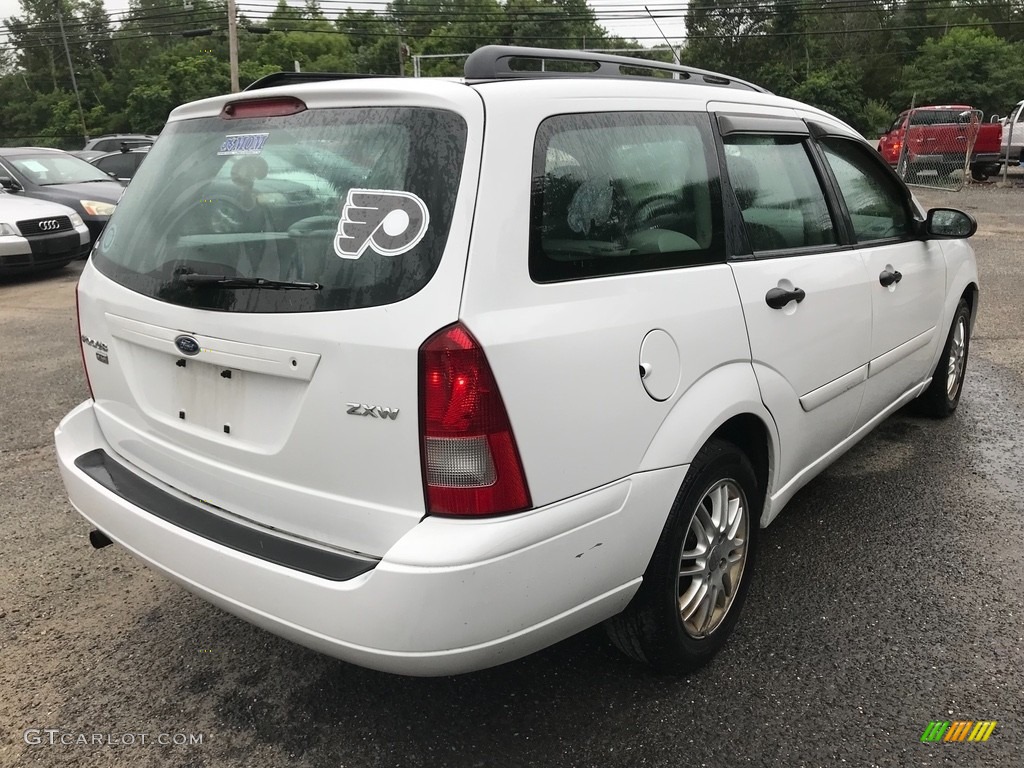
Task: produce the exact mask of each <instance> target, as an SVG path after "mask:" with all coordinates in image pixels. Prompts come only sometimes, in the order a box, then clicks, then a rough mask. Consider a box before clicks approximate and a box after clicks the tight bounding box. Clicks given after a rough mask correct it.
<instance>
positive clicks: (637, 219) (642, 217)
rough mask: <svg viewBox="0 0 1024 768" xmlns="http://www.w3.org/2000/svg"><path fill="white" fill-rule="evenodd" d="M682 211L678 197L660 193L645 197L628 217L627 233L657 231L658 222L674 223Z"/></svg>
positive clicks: (680, 198)
mask: <svg viewBox="0 0 1024 768" xmlns="http://www.w3.org/2000/svg"><path fill="white" fill-rule="evenodd" d="M682 211H683V198H682V197H681V196H680V195H673V194H668V193H662V194H658V195H651V196H650V197H645V198H644V199H643V200H641V201H640V202H639V203H637V205H636V206H635V207H634V208H633V212H632V214H631V215H630V217H629V231H631V232H635V231H637V230H640V229H659V228H660V227H659V221H660V220H664V222H663V223H665V224H669V223H676V222H678V221H679V217H680V216H681V215H682ZM669 228H670V229H671V227H669Z"/></svg>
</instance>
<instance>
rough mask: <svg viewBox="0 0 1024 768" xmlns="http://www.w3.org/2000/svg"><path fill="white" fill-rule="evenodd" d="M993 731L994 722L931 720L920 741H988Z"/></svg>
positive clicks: (994, 727)
mask: <svg viewBox="0 0 1024 768" xmlns="http://www.w3.org/2000/svg"><path fill="white" fill-rule="evenodd" d="M995 729H996V721H995V720H978V721H976V722H975V721H974V720H954V721H952V722H950V721H949V720H933V721H932V722H930V723H928V727H927V728H925V729H924V733H922V734H921V741H988V737H989V736H991V735H992V731H994V730H995Z"/></svg>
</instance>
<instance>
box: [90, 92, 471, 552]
mask: <svg viewBox="0 0 1024 768" xmlns="http://www.w3.org/2000/svg"><path fill="white" fill-rule="evenodd" d="M482 126H483V112H482V105H481V102H480V100H479V98H478V97H477V96H476V94H475V93H474V92H473V91H472V89H469V88H466V87H465V86H464V85H461V84H458V83H455V82H437V81H426V80H418V81H415V83H414V84H412V85H407V84H406V82H402V81H397V80H396V81H358V82H351V83H324V84H311V85H304V86H300V87H295V88H289V89H288V90H287V92H284V91H283V90H282V89H268V90H266V91H257V92H254V93H252V94H241V95H235V96H233V97H224V98H219V99H212V100H208V101H205V102H199V103H197V104H194V105H189V106H186V107H183V108H180V109H179V110H177V111H176V112H175V113H174V114H173V115H172V119H171V120H170V121H169V123H168V125H167V128H166V129H165V130H164V132H163V133H162V135H161V137H160V139H159V141H158V142H157V143H156V144H155V146H154V147H153V150H152V151H151V153H150V155H149V157H148V158H147V160H146V162H145V163H144V164H143V165H142V166H141V168H140V169H139V173H138V175H137V176H136V177H135V178H134V180H133V181H132V184H131V186H130V187H129V188H128V191H127V192H126V194H125V196H124V198H123V200H122V202H121V204H120V205H119V207H118V210H117V212H116V214H115V215H114V217H113V218H112V220H111V222H110V223H109V225H108V226H107V228H106V230H105V232H104V235H103V237H102V238H101V239H100V241H99V243H98V245H97V247H96V249H95V251H94V254H93V259H92V261H91V263H90V266H89V268H87V269H86V271H85V273H84V274H83V277H82V281H81V284H80V289H79V299H80V320H81V332H82V337H83V345H84V346H83V348H84V352H85V357H86V365H87V370H88V374H89V377H90V382H91V385H92V388H93V393H94V397H95V410H96V413H97V418H98V420H99V424H100V427H101V429H102V432H103V435H104V437H105V438H106V440H107V441H108V442H109V444H110V445H111V447H112V448H113V449H114V451H115V452H116V453H117V454H118V455H119V456H120V457H121V458H122V459H124V460H126V461H127V462H129V463H130V464H132V465H134V466H135V467H136V468H137V469H139V470H142V471H143V472H145V473H148V474H149V475H151V476H152V477H153V478H155V479H156V480H157V481H160V482H162V483H164V484H166V485H167V486H169V487H170V489H172V490H173V492H175V493H179V494H182V495H183V496H185V497H188V498H190V499H192V500H195V501H196V503H199V504H203V505H206V506H207V508H209V509H210V510H213V511H215V512H217V511H219V513H222V514H225V515H230V516H235V517H239V518H242V519H243V520H246V521H250V522H252V523H253V524H256V525H260V526H266V527H269V528H272V529H275V530H278V531H282V532H284V533H286V534H288V535H290V536H294V537H296V538H299V539H303V540H310V541H313V542H317V543H319V544H322V545H325V546H329V547H337V548H340V549H344V550H350V551H354V552H359V553H364V554H367V555H371V556H381V555H383V553H384V552H386V551H387V549H388V548H389V547H390V546H391V545H392V544H393V543H394V542H395V541H396V540H397V539H398V538H399V537H400V536H401V535H402V534H403V533H405V532H406V531H407V530H409V528H410V527H412V526H413V525H415V524H416V523H417V522H418V520H420V519H421V517H422V515H423V511H424V497H423V484H422V471H421V461H420V444H419V430H418V426H419V418H418V403H417V398H418V384H417V375H418V374H417V371H418V355H417V352H418V348H419V346H420V344H422V342H423V340H424V339H425V338H427V337H428V336H429V335H431V334H432V333H433V332H434V331H436V330H437V329H438V328H440V327H443V326H445V325H447V324H449V323H451V322H454V321H455V320H456V319H457V317H458V309H459V299H460V295H461V290H462V283H463V277H464V272H465V261H466V253H467V250H468V241H469V234H470V226H471V222H472V217H473V205H474V199H475V190H476V174H477V169H478V167H479V155H480V142H481V134H482Z"/></svg>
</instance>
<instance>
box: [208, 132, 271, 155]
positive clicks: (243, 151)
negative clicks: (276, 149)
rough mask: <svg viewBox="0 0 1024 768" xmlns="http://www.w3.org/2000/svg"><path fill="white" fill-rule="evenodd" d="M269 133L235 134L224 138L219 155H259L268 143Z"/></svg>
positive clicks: (218, 151)
mask: <svg viewBox="0 0 1024 768" xmlns="http://www.w3.org/2000/svg"><path fill="white" fill-rule="evenodd" d="M268 136H270V134H269V133H234V134H230V135H228V136H225V137H224V143H223V144H221V145H220V149H219V150H217V154H218V155H258V154H259V153H260V152H262V151H263V145H264V144H266V143H267V137H268Z"/></svg>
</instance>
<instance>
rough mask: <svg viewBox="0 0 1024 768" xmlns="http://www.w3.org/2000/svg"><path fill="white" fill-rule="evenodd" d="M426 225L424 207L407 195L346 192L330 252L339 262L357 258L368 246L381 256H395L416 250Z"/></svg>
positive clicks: (384, 190) (362, 190)
mask: <svg viewBox="0 0 1024 768" xmlns="http://www.w3.org/2000/svg"><path fill="white" fill-rule="evenodd" d="M429 223H430V214H429V213H428V212H427V206H426V204H425V203H424V202H423V201H422V200H420V198H418V197H416V195H414V194H412V193H410V192H398V191H396V190H391V189H350V190H349V192H348V198H347V199H346V200H345V207H344V208H342V210H341V221H339V222H338V234H337V236H336V237H335V238H334V252H335V253H336V254H338V255H339V256H340V257H341V258H343V259H358V258H359V257H360V256H362V255H363V252H364V251H365V250H366V249H367V248H371V247H372V248H373V250H374V251H376V252H377V253H379V254H381V255H382V256H398V255H400V254H403V253H407V252H408V251H411V250H412V249H413V248H415V247H416V244H417V243H419V241H420V240H422V239H423V236H424V235H425V234H426V233H427V225H428V224H429Z"/></svg>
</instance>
